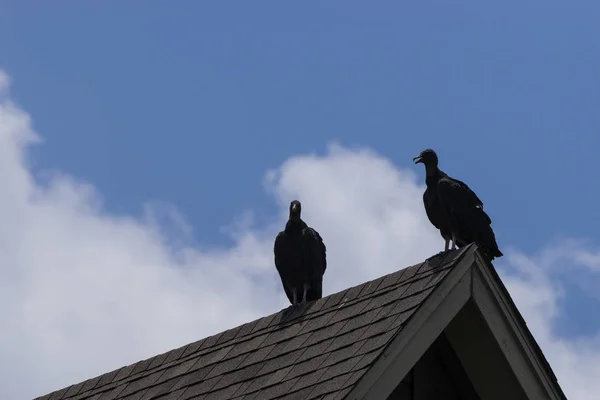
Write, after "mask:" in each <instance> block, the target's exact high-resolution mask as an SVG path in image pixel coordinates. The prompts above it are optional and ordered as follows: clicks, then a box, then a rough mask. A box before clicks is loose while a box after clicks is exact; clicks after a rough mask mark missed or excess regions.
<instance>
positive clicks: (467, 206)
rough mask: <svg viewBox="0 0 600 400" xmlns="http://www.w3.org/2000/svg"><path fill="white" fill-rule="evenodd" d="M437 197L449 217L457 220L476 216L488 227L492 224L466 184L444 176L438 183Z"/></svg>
mask: <svg viewBox="0 0 600 400" xmlns="http://www.w3.org/2000/svg"><path fill="white" fill-rule="evenodd" d="M438 196H439V198H440V201H441V203H442V205H443V206H444V208H445V209H446V211H447V212H448V213H449V215H452V216H454V217H455V218H458V219H461V218H472V217H474V216H478V217H483V218H484V220H485V222H486V223H487V224H488V225H489V224H491V223H492V220H491V218H490V217H489V216H488V215H487V213H486V212H485V211H483V202H482V201H481V200H480V199H479V197H477V195H476V194H475V192H473V191H472V190H471V188H469V186H467V184H466V183H464V182H461V181H459V180H457V179H453V178H450V177H449V176H446V177H444V178H442V179H440V181H439V182H438Z"/></svg>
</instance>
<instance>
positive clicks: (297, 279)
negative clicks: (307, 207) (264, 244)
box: [273, 200, 327, 305]
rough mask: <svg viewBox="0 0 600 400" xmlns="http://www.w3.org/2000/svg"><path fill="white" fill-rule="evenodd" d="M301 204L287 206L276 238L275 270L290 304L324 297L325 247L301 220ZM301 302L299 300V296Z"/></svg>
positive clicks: (312, 230)
mask: <svg viewBox="0 0 600 400" xmlns="http://www.w3.org/2000/svg"><path fill="white" fill-rule="evenodd" d="M301 212H302V204H301V203H300V201H298V200H293V201H292V202H291V203H290V212H289V218H288V221H287V223H286V224H285V229H284V230H283V231H281V232H279V234H278V235H277V237H276V238H275V245H274V247H273V253H274V256H275V267H276V268H277V272H278V273H279V277H280V278H281V283H282V285H283V289H284V291H285V294H286V296H287V298H288V299H289V301H290V303H291V304H292V305H296V304H298V303H299V302H300V301H301V302H305V301H313V300H318V299H320V298H321V297H322V296H323V293H322V292H323V275H324V274H325V270H326V268H327V256H326V247H325V243H323V239H322V238H321V235H319V233H318V232H317V231H316V230H315V229H313V228H311V227H309V226H308V225H307V224H306V223H305V222H304V221H303V220H302V218H301ZM300 293H301V294H302V300H300V301H299V299H298V297H299V294H300Z"/></svg>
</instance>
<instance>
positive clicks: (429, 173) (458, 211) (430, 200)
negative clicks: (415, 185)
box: [413, 149, 503, 260]
mask: <svg viewBox="0 0 600 400" xmlns="http://www.w3.org/2000/svg"><path fill="white" fill-rule="evenodd" d="M413 161H414V162H415V164H418V163H423V164H424V165H425V172H426V177H425V183H426V185H427V189H426V190H425V193H423V203H424V205H425V212H426V213H427V217H428V218H429V221H430V222H431V223H432V224H433V225H434V226H435V227H436V228H438V229H439V230H440V234H441V235H442V237H443V238H444V240H445V241H446V246H445V248H444V251H448V246H449V242H450V240H452V249H453V250H454V249H455V248H456V246H458V247H459V248H460V247H463V246H466V245H468V244H469V243H473V242H474V243H476V244H477V245H478V246H479V247H480V248H481V249H482V250H483V251H484V252H485V253H486V254H487V255H488V257H489V258H490V260H493V259H494V258H495V257H502V256H503V254H502V252H501V251H500V250H499V249H498V244H497V243H496V236H495V235H494V231H493V230H492V227H491V226H490V225H491V223H492V220H491V218H490V217H489V216H488V215H487V213H486V212H485V211H483V202H482V201H481V200H480V199H479V197H477V195H476V194H475V192H473V191H472V190H471V189H470V188H469V187H468V186H467V184H466V183H464V182H461V181H459V180H458V179H454V178H451V177H450V176H448V175H447V174H446V173H444V172H443V171H442V170H440V169H439V168H438V157H437V154H436V153H435V151H433V150H431V149H427V150H423V151H422V152H421V154H419V155H418V156H417V157H415V158H413Z"/></svg>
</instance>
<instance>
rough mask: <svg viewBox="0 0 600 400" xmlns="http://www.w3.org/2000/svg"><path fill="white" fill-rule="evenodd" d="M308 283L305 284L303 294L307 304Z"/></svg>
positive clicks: (303, 299)
mask: <svg viewBox="0 0 600 400" xmlns="http://www.w3.org/2000/svg"><path fill="white" fill-rule="evenodd" d="M308 286H309V285H308V283H305V284H304V292H303V293H302V301H303V302H305V301H306V292H308Z"/></svg>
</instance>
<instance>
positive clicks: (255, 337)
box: [38, 249, 465, 400]
mask: <svg viewBox="0 0 600 400" xmlns="http://www.w3.org/2000/svg"><path fill="white" fill-rule="evenodd" d="M464 253H465V251H464V249H463V250H460V251H458V250H457V251H452V252H449V253H446V254H445V255H443V256H439V257H434V258H431V259H430V260H428V261H425V262H423V263H421V264H418V265H414V266H412V267H409V268H405V269H403V270H400V271H397V272H394V273H392V274H389V275H385V276H382V277H380V278H378V279H375V280H373V281H369V282H366V283H364V284H362V285H358V286H355V287H352V288H349V289H346V290H343V291H341V292H338V293H335V294H332V295H330V296H327V297H324V298H322V299H320V300H318V301H316V302H311V303H306V304H304V305H301V306H298V307H289V308H287V309H284V310H282V311H280V312H278V313H275V314H272V315H269V316H267V317H264V318H260V319H258V320H256V321H252V322H249V323H247V324H244V325H241V326H238V327H236V328H233V329H230V330H227V331H225V332H221V333H218V334H216V335H214V336H210V337H207V338H205V339H202V340H199V341H197V342H194V343H190V344H188V345H186V346H183V347H180V348H178V349H174V350H172V351H169V352H167V353H164V354H160V355H158V356H156V357H152V358H149V359H147V360H143V361H140V362H138V363H135V364H132V365H129V366H125V367H122V368H120V369H117V370H115V371H112V372H109V373H106V374H104V375H101V376H98V377H95V378H92V379H89V380H87V381H84V382H81V383H78V384H75V385H72V386H69V387H67V388H64V389H61V390H58V391H56V392H53V393H50V394H47V395H45V396H43V397H39V398H38V399H41V400H62V399H72V400H83V399H89V400H117V399H127V400H151V399H157V400H158V399H160V400H186V399H190V398H193V399H202V400H215V399H239V400H242V399H243V400H254V399H256V400H258V399H260V400H270V399H323V400H325V399H326V400H341V399H343V398H344V397H345V396H346V395H347V394H348V393H349V392H350V390H351V389H352V387H353V386H354V385H355V384H356V383H357V382H358V381H359V379H361V377H362V376H363V374H364V373H365V372H366V370H367V369H368V368H369V367H370V366H371V365H372V364H373V363H374V362H375V360H376V359H377V358H378V357H379V356H380V355H381V354H382V352H383V350H384V348H385V347H386V345H388V344H389V343H390V341H391V339H392V338H393V337H394V336H395V335H397V334H398V333H399V332H400V331H401V330H402V328H403V327H404V326H405V325H406V323H407V322H408V321H409V320H410V318H411V316H412V315H413V314H414V312H415V311H416V310H417V309H418V308H419V306H420V305H421V304H422V303H423V302H424V301H425V299H426V298H427V297H428V296H429V295H430V294H431V292H432V291H433V290H434V289H435V288H436V287H437V285H439V284H440V282H441V281H442V280H443V279H444V278H445V277H446V275H447V274H448V272H449V271H450V270H451V269H452V267H453V266H455V265H456V264H457V263H458V260H459V259H460V258H462V256H463V255H464Z"/></svg>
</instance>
